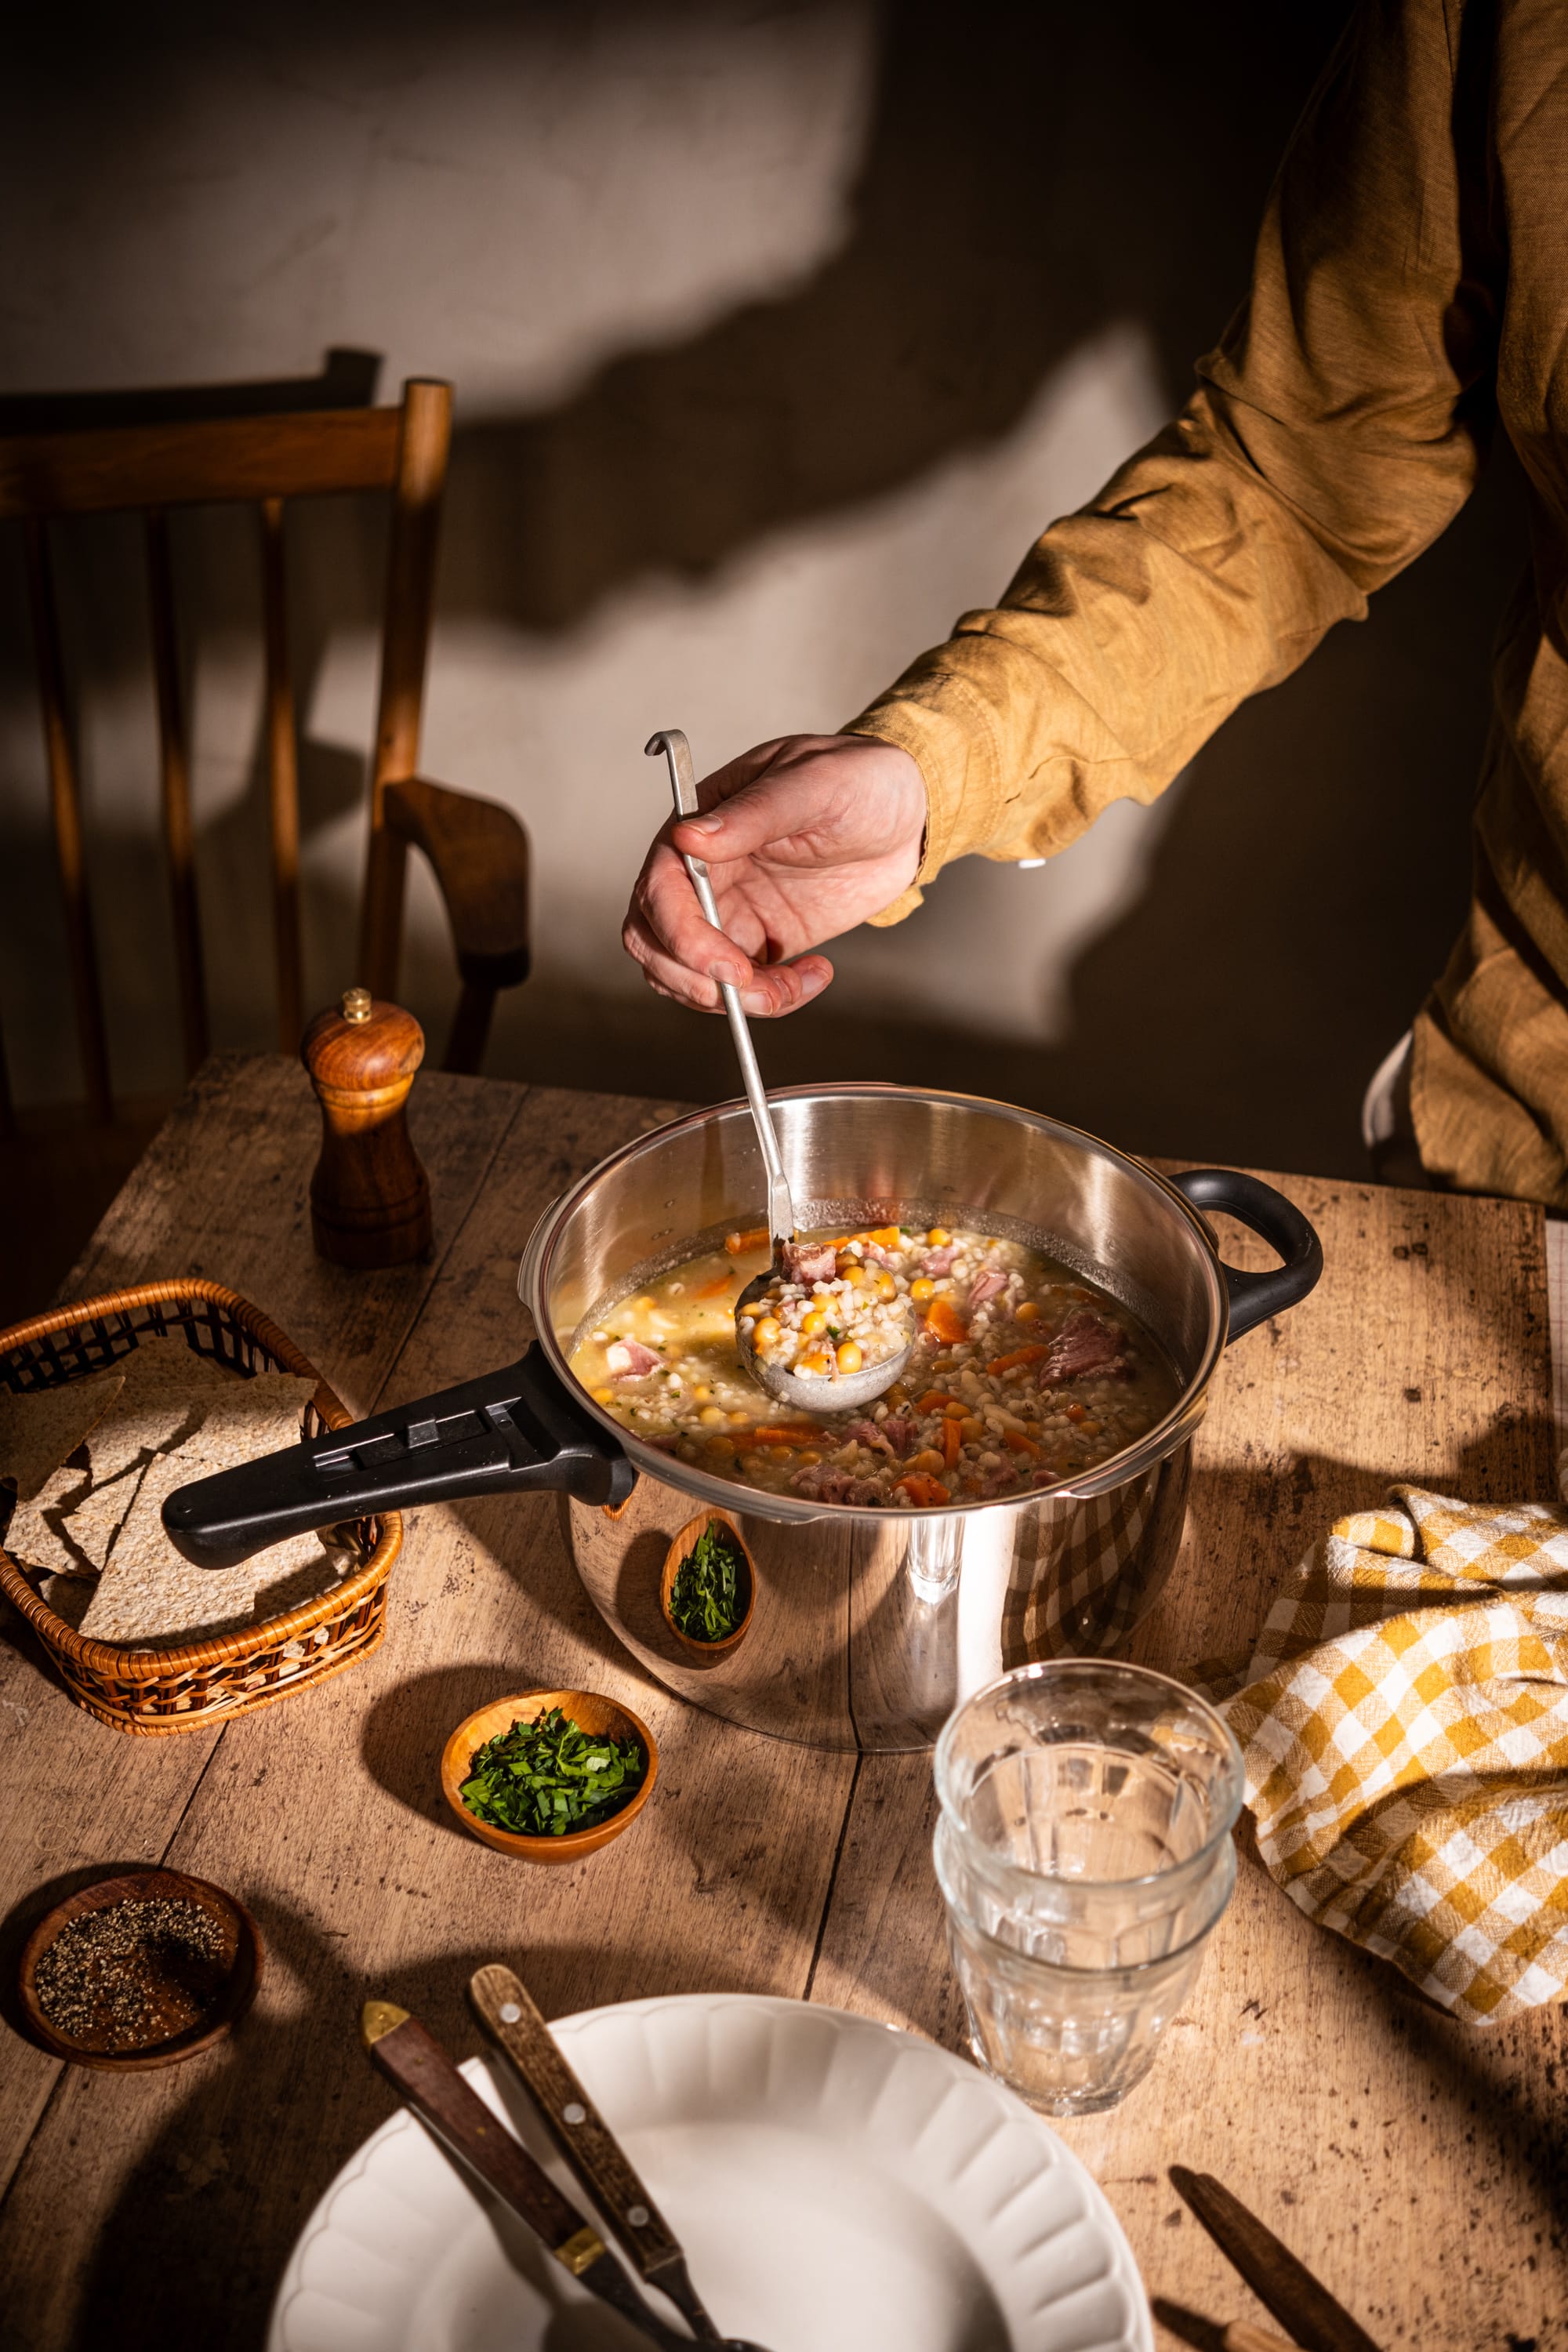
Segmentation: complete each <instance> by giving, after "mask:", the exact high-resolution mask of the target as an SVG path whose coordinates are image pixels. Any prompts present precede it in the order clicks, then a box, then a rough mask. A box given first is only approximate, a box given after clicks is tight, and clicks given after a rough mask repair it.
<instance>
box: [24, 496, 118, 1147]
mask: <svg viewBox="0 0 1568 2352" xmlns="http://www.w3.org/2000/svg"><path fill="white" fill-rule="evenodd" d="M23 536H24V540H25V541H26V558H27V601H28V605H29V607H30V610H31V613H32V621H33V645H34V652H35V656H36V659H37V670H38V705H39V709H40V711H41V714H42V717H43V722H44V754H45V758H46V759H47V762H48V772H49V804H50V809H51V812H52V814H53V817H54V829H55V856H56V858H57V860H58V866H59V876H60V895H61V898H62V899H63V900H64V904H65V922H66V944H67V950H68V954H69V957H70V971H71V995H72V999H73V1002H74V1003H75V1007H76V1026H77V1043H78V1049H79V1052H80V1055H81V1066H82V1076H83V1078H84V1079H85V1081H86V1085H87V1094H88V1102H89V1107H90V1108H91V1112H92V1116H93V1118H95V1119H96V1120H97V1121H98V1122H99V1123H100V1125H102V1126H108V1124H109V1123H110V1120H111V1119H112V1118H113V1117H114V1106H113V1102H112V1100H111V1098H110V1086H109V1045H108V1039H107V1036H106V1034H105V1030H104V1021H103V991H102V988H101V986H100V981H99V972H98V945H97V941H96V940H95V938H94V935H93V926H92V904H91V900H90V899H89V896H88V887H87V865H86V858H85V856H84V852H83V846H82V826H81V793H80V790H79V785H78V782H77V771H76V754H75V751H74V749H73V747H72V743H71V733H70V725H69V722H68V719H67V716H66V690H65V666H64V664H63V662H62V661H61V658H60V632H59V620H58V614H57V611H56V607H55V588H54V579H53V576H52V572H51V569H50V564H49V547H48V541H47V537H46V535H45V525H44V523H43V521H42V520H41V519H40V518H39V517H38V516H36V515H29V516H28V517H27V518H26V521H25V523H24V525H23Z"/></svg>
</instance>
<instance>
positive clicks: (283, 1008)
mask: <svg viewBox="0 0 1568 2352" xmlns="http://www.w3.org/2000/svg"><path fill="white" fill-rule="evenodd" d="M451 430H452V387H451V385H450V384H448V383H437V382H434V381H430V380H417V379H416V380H415V381H414V382H411V383H406V384H405V386H404V388H403V401H402V404H401V405H400V406H399V407H396V408H360V409H320V410H315V411H309V412H305V413H301V414H294V415H254V416H225V417H221V418H217V419H210V420H203V421H199V422H195V423H181V424H163V425H121V426H116V427H112V428H110V429H108V430H102V431H94V430H83V431H75V432H67V433H39V434H27V435H23V436H15V437H12V438H9V439H5V438H0V520H18V521H20V523H21V525H22V530H23V536H24V540H25V542H26V563H27V596H28V604H29V609H30V612H31V615H32V624H33V637H34V649H35V654H36V656H37V677H38V698H39V706H40V709H41V713H42V717H43V726H44V746H45V752H46V756H47V764H48V782H49V798H50V806H51V812H52V815H53V820H54V833H55V846H56V851H57V855H58V864H59V874H60V887H61V890H62V893H63V896H64V900H65V919H66V934H67V940H68V950H69V956H70V967H71V988H72V995H73V1000H74V1005H75V1012H76V1024H77V1034H78V1039H79V1047H80V1053H81V1061H82V1068H83V1072H84V1075H85V1077H86V1082H87V1091H88V1097H89V1104H90V1107H91V1108H92V1111H93V1113H94V1115H95V1116H96V1117H98V1118H104V1119H107V1118H109V1117H110V1116H111V1110H112V1101H111V1088H110V1070H109V1054H108V1045H107V1041H106V1034H105V1028H104V1017H103V999H102V992H101V989H100V982H99V971H98V957H97V952H96V950H95V947H94V942H93V932H92V917H91V909H90V906H89V898H88V891H87V875H86V860H85V854H84V846H83V835H82V818H81V795H80V789H79V780H78V773H77V761H76V753H75V749H74V744H73V740H72V730H71V726H70V723H69V716H68V709H67V702H66V693H65V671H64V665H63V662H62V659H61V652H60V635H59V623H58V612H57V606H56V601H55V593H54V585H53V579H52V574H51V570H50V562H49V541H48V524H49V521H50V520H51V518H53V517H55V516H59V515H80V514H108V513H113V512H123V511H126V510H128V509H129V510H136V511H140V512H141V514H142V527H143V532H144V537H145V542H146V559H147V593H148V604H149V613H150V620H151V638H152V647H153V682H154V686H155V688H156V698H157V710H158V739H159V748H160V765H161V772H162V800H163V844H164V852H165V856H166V858H167V863H168V871H169V885H170V893H171V898H172V902H173V909H174V951H175V966H176V971H177V974H178V981H179V994H180V1018H181V1027H182V1031H183V1035H184V1059H185V1066H186V1070H187V1072H189V1071H192V1070H194V1069H195V1067H196V1066H197V1065H198V1063H200V1062H201V1061H202V1060H203V1059H204V1058H205V1055H206V1051H207V998H206V987H205V978H204V973H203V963H202V943H201V926H200V919H199V914H198V909H197V905H196V887H195V858H194V847H195V844H194V838H193V834H192V826H191V792H190V746H189V740H188V737H187V733H186V727H185V713H184V696H183V693H182V689H181V678H180V661H179V639H178V635H177V633H176V627H175V616H174V583H173V576H172V572H171V567H170V561H169V526H168V513H169V509H170V508H172V507H180V506H209V505H220V504H228V503H234V502H244V503H246V504H249V505H252V506H254V507H255V509H256V511H257V520H258V562H259V567H260V575H261V602H262V614H263V636H264V643H265V652H266V672H265V676H266V739H267V775H268V798H269V803H270V820H271V840H272V901H273V932H274V939H275V942H276V954H277V984H278V1038H279V1045H280V1046H281V1048H282V1050H283V1051H284V1052H285V1053H293V1052H294V1051H295V1050H296V1049H297V1048H298V1046H299V1043H300V1033H301V1031H302V1029H303V1026H304V1003H303V993H302V991H303V981H302V974H301V965H300V871H299V869H300V803H299V753H298V739H297V733H296V726H295V714H294V696H293V688H292V686H291V683H290V677H289V618H288V614H289V606H288V592H287V581H286V574H285V565H284V548H283V518H284V510H285V508H286V506H287V504H288V502H289V499H305V498H319V497H322V496H325V495H328V494H334V493H339V492H342V491H353V490H381V491H387V492H390V493H391V497H392V532H391V544H390V550H389V553H388V558H387V568H386V601H385V611H384V624H383V630H382V648H381V688H380V697H379V705H378V715H377V720H376V734H375V746H374V754H373V757H372V762H371V809H370V824H371V832H370V850H369V858H368V863H367V866H366V872H365V890H364V898H363V908H362V914H361V933H360V962H359V975H360V977H361V978H362V979H363V981H364V982H366V984H367V985H368V986H369V987H370V988H371V990H372V991H373V992H374V993H375V994H377V995H387V996H389V995H391V994H393V993H394V992H395V987H396V973H397V958H398V947H399V930H400V926H401V919H402V875H403V866H402V851H401V846H400V845H395V844H394V843H392V842H391V841H390V840H389V838H388V835H387V833H386V828H385V824H384V809H383V800H384V792H385V788H386V786H387V785H388V784H389V783H394V782H403V781H404V780H405V779H406V778H408V777H411V776H413V774H414V773H415V771H416V766H417V762H418V753H419V729H420V719H421V715H422V709H423V704H424V695H425V670H426V656H427V652H428V648H429V641H430V616H431V602H432V595H433V591H434V585H435V572H436V541H437V530H438V527H439V521H440V509H441V497H442V492H443V490H444V488H445V486H446V478H447V451H448V448H449V446H450V442H451ZM4 1087H5V1075H4V1055H3V1053H0V1116H4V1114H5V1108H6V1106H5V1101H4V1098H3V1089H4Z"/></svg>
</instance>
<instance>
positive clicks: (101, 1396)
mask: <svg viewBox="0 0 1568 2352" xmlns="http://www.w3.org/2000/svg"><path fill="white" fill-rule="evenodd" d="M123 1386H124V1374H123V1373H122V1372H119V1371H112V1372H92V1373H89V1376H88V1378H87V1379H86V1380H84V1381H64V1382H62V1383H61V1384H60V1385H59V1386H58V1387H55V1388H47V1389H27V1390H26V1391H15V1390H11V1389H0V1483H4V1484H6V1485H8V1486H11V1487H12V1489H13V1490H14V1491H15V1493H16V1497H17V1499H18V1501H20V1502H24V1503H28V1502H32V1501H34V1500H35V1499H36V1498H37V1496H38V1493H39V1490H40V1489H41V1488H42V1487H43V1486H44V1485H45V1484H46V1483H47V1480H48V1479H49V1478H50V1476H51V1475H53V1473H54V1472H56V1471H57V1470H58V1469H60V1468H61V1467H62V1465H64V1464H66V1463H67V1462H68V1461H69V1459H70V1457H71V1455H72V1454H74V1453H75V1452H76V1450H77V1448H78V1446H79V1445H80V1444H81V1443H82V1441H83V1439H84V1438H85V1437H86V1436H87V1433H88V1432H89V1430H90V1429H92V1428H94V1427H95V1426H96V1425H97V1423H98V1422H99V1421H100V1419H101V1418H102V1416H103V1414H104V1413H105V1412H107V1411H108V1410H109V1407H110V1405H111V1404H112V1403H113V1402H114V1400H115V1398H116V1397H117V1396H118V1395H119V1394H120V1391H121V1388H122V1387H123Z"/></svg>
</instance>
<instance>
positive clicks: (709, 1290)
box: [692, 1274, 735, 1298]
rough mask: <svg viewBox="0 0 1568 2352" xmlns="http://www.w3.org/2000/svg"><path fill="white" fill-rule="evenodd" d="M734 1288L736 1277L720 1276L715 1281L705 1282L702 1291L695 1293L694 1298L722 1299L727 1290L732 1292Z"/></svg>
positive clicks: (730, 1275)
mask: <svg viewBox="0 0 1568 2352" xmlns="http://www.w3.org/2000/svg"><path fill="white" fill-rule="evenodd" d="M734 1286H735V1277H734V1276H733V1275H732V1274H721V1275H720V1276H717V1278H716V1279H715V1280H714V1281H712V1282H705V1283H704V1284H703V1286H702V1287H701V1289H700V1290H697V1291H693V1293H692V1297H694V1298H721V1297H723V1296H724V1293H725V1292H726V1291H727V1290H732V1289H733V1288H734Z"/></svg>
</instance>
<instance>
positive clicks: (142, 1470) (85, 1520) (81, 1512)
mask: <svg viewBox="0 0 1568 2352" xmlns="http://www.w3.org/2000/svg"><path fill="white" fill-rule="evenodd" d="M90 1450H91V1449H90V1441H89V1453H90ZM152 1458H153V1457H152V1456H151V1455H148V1456H146V1457H145V1458H143V1457H142V1456H140V1455H139V1456H138V1457H137V1458H136V1459H134V1460H133V1461H132V1464H131V1465H130V1467H129V1468H128V1469H124V1470H121V1473H120V1475H119V1476H118V1477H116V1478H106V1479H105V1480H104V1481H103V1483H102V1484H101V1485H100V1486H89V1487H88V1488H87V1490H86V1492H85V1493H84V1494H83V1495H82V1496H81V1498H80V1500H79V1502H77V1503H76V1504H75V1506H74V1507H72V1508H71V1509H69V1510H68V1511H66V1512H64V1513H63V1514H62V1516H61V1517H60V1518H59V1521H58V1525H59V1530H60V1533H61V1535H62V1536H63V1537H64V1538H65V1539H66V1541H67V1543H68V1544H69V1545H70V1546H71V1547H72V1548H73V1549H74V1550H75V1551H77V1552H79V1554H80V1556H81V1563H82V1565H79V1566H78V1568H77V1569H76V1570H75V1573H76V1574H78V1575H81V1574H83V1573H85V1572H87V1570H92V1571H93V1572H96V1571H97V1570H100V1569H101V1568H102V1566H103V1564H104V1562H105V1561H106V1560H107V1559H108V1558H109V1549H110V1545H111V1544H112V1543H113V1541H114V1538H115V1537H116V1536H117V1535H118V1534H119V1532H120V1530H121V1528H122V1527H123V1526H124V1524H125V1520H126V1517H127V1516H128V1515H129V1513H130V1509H131V1506H132V1503H133V1502H134V1501H135V1500H136V1496H137V1493H138V1491H139V1489H140V1487H141V1485H142V1479H143V1477H144V1476H145V1475H146V1473H147V1465H148V1462H149V1461H150V1460H151V1459H152ZM60 1572H61V1573H62V1574H69V1573H71V1572H72V1571H70V1570H61V1571H60Z"/></svg>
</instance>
